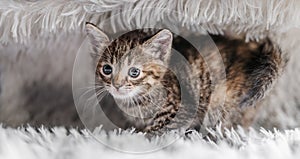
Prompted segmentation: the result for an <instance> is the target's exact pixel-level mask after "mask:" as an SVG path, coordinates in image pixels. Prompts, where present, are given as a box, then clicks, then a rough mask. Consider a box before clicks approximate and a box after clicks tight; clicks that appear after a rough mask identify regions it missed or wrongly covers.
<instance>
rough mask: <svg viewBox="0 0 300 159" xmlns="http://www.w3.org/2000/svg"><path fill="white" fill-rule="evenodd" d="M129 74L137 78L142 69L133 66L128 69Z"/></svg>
mask: <svg viewBox="0 0 300 159" xmlns="http://www.w3.org/2000/svg"><path fill="white" fill-rule="evenodd" d="M128 75H129V76H130V77H132V78H137V77H138V76H139V75H140V69H138V68H136V67H131V68H130V69H129V71H128Z"/></svg>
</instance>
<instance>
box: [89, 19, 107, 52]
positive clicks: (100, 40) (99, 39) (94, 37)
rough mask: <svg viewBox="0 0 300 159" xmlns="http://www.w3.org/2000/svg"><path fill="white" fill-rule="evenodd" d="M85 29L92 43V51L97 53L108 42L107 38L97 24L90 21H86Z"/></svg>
mask: <svg viewBox="0 0 300 159" xmlns="http://www.w3.org/2000/svg"><path fill="white" fill-rule="evenodd" d="M85 30H86V32H87V36H88V38H89V40H90V42H91V44H92V48H93V51H94V52H95V53H96V54H99V53H100V52H101V51H102V50H103V49H104V48H105V47H106V46H107V45H108V43H109V38H108V37H107V35H106V34H105V33H104V32H102V31H101V30H100V29H99V28H98V27H97V26H95V25H94V24H92V23H86V25H85Z"/></svg>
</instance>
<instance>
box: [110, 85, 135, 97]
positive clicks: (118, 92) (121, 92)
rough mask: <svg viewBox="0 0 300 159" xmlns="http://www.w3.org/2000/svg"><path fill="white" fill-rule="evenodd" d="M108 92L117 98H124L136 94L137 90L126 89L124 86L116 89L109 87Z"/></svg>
mask: <svg viewBox="0 0 300 159" xmlns="http://www.w3.org/2000/svg"><path fill="white" fill-rule="evenodd" d="M109 92H110V94H111V95H112V96H113V97H114V98H117V99H126V98H130V97H133V96H135V95H136V94H137V92H135V91H134V90H132V89H126V88H120V89H116V88H114V87H112V88H110V89H109Z"/></svg>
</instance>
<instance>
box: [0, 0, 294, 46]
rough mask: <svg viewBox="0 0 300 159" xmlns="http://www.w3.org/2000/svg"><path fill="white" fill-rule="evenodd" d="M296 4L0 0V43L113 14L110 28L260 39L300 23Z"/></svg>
mask: <svg viewBox="0 0 300 159" xmlns="http://www.w3.org/2000/svg"><path fill="white" fill-rule="evenodd" d="M299 7H300V3H299V1H296V0H288V1H283V0H251V1H250V0H245V1H239V0H232V1H222V0H214V1H206V0H172V1H169V0H151V1H149V0H43V1H36V0H24V1H18V0H1V1H0V14H1V17H0V26H1V28H0V33H1V36H0V42H2V43H8V42H12V41H14V42H20V43H27V42H28V41H30V40H31V39H35V38H37V37H40V36H48V35H49V34H52V33H59V32H62V31H63V32H73V31H75V30H80V29H82V27H83V24H84V23H85V22H86V21H88V22H93V23H95V24H96V25H99V26H102V25H104V24H103V21H104V20H105V19H106V18H107V17H108V15H109V14H111V15H114V16H113V17H110V18H112V20H110V21H109V22H108V23H109V24H107V23H106V24H105V25H107V26H106V28H105V29H106V30H107V31H110V32H116V31H119V30H124V29H125V28H132V27H133V26H147V25H146V23H151V25H155V24H157V23H162V24H164V25H166V26H168V27H170V28H174V29H176V27H174V26H173V25H174V23H172V22H180V23H181V24H182V25H184V26H186V27H187V28H190V29H192V30H199V29H200V30H201V29H202V28H203V29H204V30H207V31H209V32H210V33H214V34H222V33H223V31H224V29H230V30H233V31H234V32H238V33H240V32H246V37H247V39H259V38H261V37H263V36H264V35H265V33H266V31H271V32H274V31H275V32H284V31H286V30H288V29H290V28H293V27H299V25H300V16H299V14H300V11H299ZM121 11H122V12H125V13H124V14H119V13H120V12H121ZM170 12H176V13H178V14H177V15H176V16H174V15H173V14H169V13H170ZM164 13H166V14H169V15H170V16H162V15H163V14H164ZM297 15H298V16H297ZM200 26H201V27H202V28H200Z"/></svg>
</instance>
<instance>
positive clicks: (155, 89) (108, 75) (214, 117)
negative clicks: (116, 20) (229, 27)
mask: <svg viewBox="0 0 300 159" xmlns="http://www.w3.org/2000/svg"><path fill="white" fill-rule="evenodd" d="M86 31H87V35H88V37H89V40H90V43H91V46H92V50H93V53H94V54H96V55H98V56H97V58H96V59H97V68H96V82H97V83H96V84H97V85H101V87H100V88H99V87H98V89H100V90H97V91H98V92H104V91H107V92H109V94H110V95H111V96H112V97H113V98H114V100H115V103H116V104H117V105H118V107H119V108H120V109H121V110H122V112H123V113H124V114H127V118H126V120H127V127H135V128H136V129H137V130H140V131H143V132H156V133H162V132H164V131H166V130H172V129H178V128H181V127H184V128H185V129H187V128H196V129H200V128H202V127H203V126H215V125H216V124H218V123H220V122H222V123H223V125H224V126H236V125H242V126H249V125H250V124H251V122H252V120H253V118H254V117H255V111H257V110H258V108H257V107H254V106H255V105H256V103H257V101H259V100H260V99H262V98H263V97H264V96H265V94H266V92H267V90H269V89H270V88H271V86H272V84H273V83H274V81H275V79H277V77H278V75H279V74H280V72H281V70H282V68H283V66H284V64H285V62H286V61H285V60H284V58H283V57H282V54H281V51H280V49H279V48H278V47H277V46H275V45H274V44H272V42H271V41H270V40H265V41H262V42H259V43H257V42H250V43H245V42H244V41H243V40H239V39H228V38H222V37H217V36H213V37H212V38H213V39H214V41H215V43H216V45H217V47H218V49H219V51H220V54H221V57H222V59H223V61H224V66H225V73H226V78H218V80H217V81H212V75H211V73H210V69H209V66H208V65H207V63H208V62H212V63H213V62H214V61H215V60H214V59H215V58H216V57H213V56H212V57H209V56H210V55H208V57H209V58H208V59H210V60H209V61H207V60H204V57H203V56H201V54H199V53H198V51H197V50H196V49H195V48H193V47H192V46H190V45H188V43H187V42H186V41H185V40H184V39H182V38H180V37H175V38H174V37H173V34H172V33H171V32H170V31H169V30H167V29H163V30H160V31H158V32H156V33H155V34H153V33H151V31H150V32H145V31H142V30H137V31H133V32H129V33H126V34H124V35H122V36H120V37H118V38H117V39H115V40H113V41H110V40H109V38H108V36H107V35H106V34H105V33H103V32H102V31H101V30H100V29H99V28H97V27H96V26H95V25H93V24H90V23H87V24H86ZM172 47H173V48H174V49H175V50H178V51H180V54H181V55H182V56H183V57H184V58H185V60H186V61H187V62H188V64H189V66H191V67H189V68H188V69H187V67H185V66H183V65H180V64H179V63H180V62H178V64H177V63H175V64H173V65H172V64H171V61H174V60H173V59H176V57H175V58H174V57H173V56H174V54H173V52H172V51H171V49H172ZM203 50H205V46H204V49H203ZM175 61H176V60H175ZM216 72H221V71H218V70H217V71H216ZM178 75H179V76H180V77H178ZM217 76H218V75H217ZM224 85H225V86H226V87H222V86H224ZM222 89H223V92H224V93H225V94H223V93H221V92H222V91H221V90H222ZM223 96H226V98H225V101H224V102H221V101H220V100H221V99H222V97H223ZM193 106H194V107H193ZM187 123H188V124H187Z"/></svg>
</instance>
